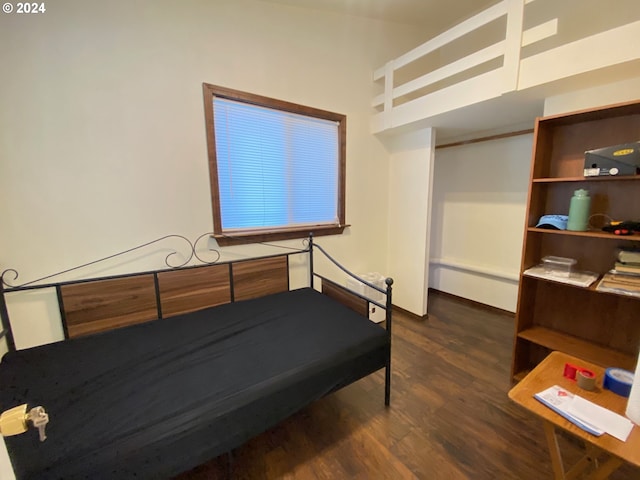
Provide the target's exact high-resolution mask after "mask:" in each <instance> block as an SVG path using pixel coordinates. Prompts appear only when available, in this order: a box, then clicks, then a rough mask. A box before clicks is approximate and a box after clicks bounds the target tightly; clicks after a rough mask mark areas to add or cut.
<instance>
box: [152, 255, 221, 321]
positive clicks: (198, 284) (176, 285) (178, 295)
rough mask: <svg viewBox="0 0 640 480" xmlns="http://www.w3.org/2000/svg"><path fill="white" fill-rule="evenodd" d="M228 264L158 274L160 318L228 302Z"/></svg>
mask: <svg viewBox="0 0 640 480" xmlns="http://www.w3.org/2000/svg"><path fill="white" fill-rule="evenodd" d="M229 268H230V266H229V265H211V266H208V267H202V268H193V269H186V270H170V271H166V272H160V273H158V287H159V291H160V306H161V308H162V316H163V317H172V316H174V315H179V314H181V313H188V312H194V311H196V310H202V309H203V308H208V307H214V306H216V305H221V304H223V303H229V302H230V301H231V283H230V280H229Z"/></svg>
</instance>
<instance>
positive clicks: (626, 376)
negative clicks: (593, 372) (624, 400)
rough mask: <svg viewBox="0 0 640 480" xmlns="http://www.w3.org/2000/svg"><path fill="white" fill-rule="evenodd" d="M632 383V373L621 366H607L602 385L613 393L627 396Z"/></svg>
mask: <svg viewBox="0 0 640 480" xmlns="http://www.w3.org/2000/svg"><path fill="white" fill-rule="evenodd" d="M632 384H633V373H632V372H629V371H628V370H623V369H621V368H607V369H606V370H605V372H604V381H603V383H602V386H603V387H604V388H606V389H608V390H611V391H612V392H613V393H617V394H618V395H622V396H623V397H628V396H629V394H630V393H631V385H632Z"/></svg>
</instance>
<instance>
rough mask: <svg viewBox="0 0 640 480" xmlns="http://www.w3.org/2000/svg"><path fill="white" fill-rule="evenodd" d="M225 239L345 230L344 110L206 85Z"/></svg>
mask: <svg viewBox="0 0 640 480" xmlns="http://www.w3.org/2000/svg"><path fill="white" fill-rule="evenodd" d="M203 91H204V107H205V117H206V128H207V145H208V151H209V174H210V179H211V199H212V205H213V231H214V236H215V237H216V239H217V240H218V243H219V244H221V245H228V244H234V243H249V242H258V241H264V240H278V239H280V240H281V239H287V238H300V237H305V236H307V235H308V234H309V232H313V233H314V235H328V234H335V233H341V232H342V231H343V230H344V227H345V207H344V203H345V202H344V197H345V195H344V191H345V150H346V148H345V133H346V117H345V116H344V115H340V114H337V113H331V112H327V111H323V110H318V109H315V108H310V107H305V106H302V105H296V104H293V103H288V102H283V101H281V100H274V99H271V98H266V97H261V96H258V95H253V94H249V93H243V92H238V91H235V90H231V89H227V88H223V87H217V86H214V85H209V84H206V83H205V84H203Z"/></svg>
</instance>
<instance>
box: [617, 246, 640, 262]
mask: <svg viewBox="0 0 640 480" xmlns="http://www.w3.org/2000/svg"><path fill="white" fill-rule="evenodd" d="M618 261H619V262H621V263H637V264H640V248H637V247H629V248H619V249H618Z"/></svg>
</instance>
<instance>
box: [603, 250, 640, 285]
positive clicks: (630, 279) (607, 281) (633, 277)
mask: <svg viewBox="0 0 640 480" xmlns="http://www.w3.org/2000/svg"><path fill="white" fill-rule="evenodd" d="M596 290H599V291H601V292H612V293H619V294H622V295H632V296H635V297H640V249H638V248H621V249H619V250H618V258H617V260H616V262H615V266H614V268H613V270H611V271H610V272H609V273H606V274H605V275H604V276H603V277H602V279H601V280H600V283H599V284H598V286H597V287H596Z"/></svg>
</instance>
